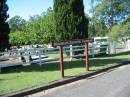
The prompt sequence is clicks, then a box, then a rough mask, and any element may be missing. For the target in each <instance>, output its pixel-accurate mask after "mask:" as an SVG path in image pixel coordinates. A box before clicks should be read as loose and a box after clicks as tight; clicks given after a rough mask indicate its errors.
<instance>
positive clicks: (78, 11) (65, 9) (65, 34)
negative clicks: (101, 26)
mask: <svg viewBox="0 0 130 97" xmlns="http://www.w3.org/2000/svg"><path fill="white" fill-rule="evenodd" d="M54 13H55V15H54V16H55V25H56V36H57V37H56V40H58V41H61V40H68V39H83V38H87V37H88V31H87V30H88V20H87V19H86V17H85V14H84V5H83V0H54Z"/></svg>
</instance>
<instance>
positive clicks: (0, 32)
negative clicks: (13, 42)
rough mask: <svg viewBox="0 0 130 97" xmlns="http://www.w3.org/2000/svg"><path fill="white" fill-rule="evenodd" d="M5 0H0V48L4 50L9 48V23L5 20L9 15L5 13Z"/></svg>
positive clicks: (6, 9) (6, 7) (6, 8)
mask: <svg viewBox="0 0 130 97" xmlns="http://www.w3.org/2000/svg"><path fill="white" fill-rule="evenodd" d="M6 1H7V0H0V50H2V51H3V50H5V49H6V48H9V36H8V34H9V32H10V29H9V25H8V23H7V22H6V20H7V18H8V17H9V15H8V14H7V11H8V6H7V4H6Z"/></svg>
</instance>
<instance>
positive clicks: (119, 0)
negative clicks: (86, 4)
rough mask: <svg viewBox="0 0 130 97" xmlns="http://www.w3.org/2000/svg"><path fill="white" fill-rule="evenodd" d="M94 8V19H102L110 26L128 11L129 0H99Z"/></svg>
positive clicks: (121, 19)
mask: <svg viewBox="0 0 130 97" xmlns="http://www.w3.org/2000/svg"><path fill="white" fill-rule="evenodd" d="M94 10H95V15H96V19H103V20H104V21H105V23H106V25H107V26H108V27H109V28H111V27H112V26H113V25H114V24H117V23H119V22H121V21H123V20H124V19H125V17H126V16H127V15H128V14H129V13H130V0H99V1H98V3H97V4H96V5H95V6H94Z"/></svg>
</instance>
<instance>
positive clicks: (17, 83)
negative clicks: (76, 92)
mask: <svg viewBox="0 0 130 97" xmlns="http://www.w3.org/2000/svg"><path fill="white" fill-rule="evenodd" d="M129 53H130V52H126V53H121V54H118V55H109V56H103V57H97V58H90V59H89V64H90V71H91V70H97V69H101V68H104V67H106V66H110V64H113V63H120V62H121V61H125V60H129V58H130V55H129ZM64 65H65V76H68V77H69V76H75V75H77V74H81V73H84V72H86V71H85V60H84V59H82V60H75V61H65V62H64ZM59 79H60V66H59V63H58V62H53V63H47V64H43V65H42V66H39V65H29V66H24V67H15V68H14V67H13V68H8V69H6V71H4V72H2V73H1V74H0V95H3V94H7V93H11V92H15V91H19V90H22V89H26V88H31V87H33V86H38V85H47V84H48V83H49V82H52V81H56V80H59Z"/></svg>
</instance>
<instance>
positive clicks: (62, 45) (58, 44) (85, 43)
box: [52, 39, 94, 78]
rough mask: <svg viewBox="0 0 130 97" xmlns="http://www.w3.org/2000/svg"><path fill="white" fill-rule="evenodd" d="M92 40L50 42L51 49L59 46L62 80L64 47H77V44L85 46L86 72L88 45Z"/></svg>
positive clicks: (62, 76)
mask: <svg viewBox="0 0 130 97" xmlns="http://www.w3.org/2000/svg"><path fill="white" fill-rule="evenodd" d="M93 41H94V40H93V39H77V40H69V41H62V42H52V46H53V47H57V46H59V47H60V48H59V50H60V71H61V78H64V62H63V47H64V46H66V45H76V44H77V45H78V44H84V45H85V52H86V53H85V56H86V57H85V59H86V62H85V63H86V64H85V69H86V71H89V60H88V43H89V42H93Z"/></svg>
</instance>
